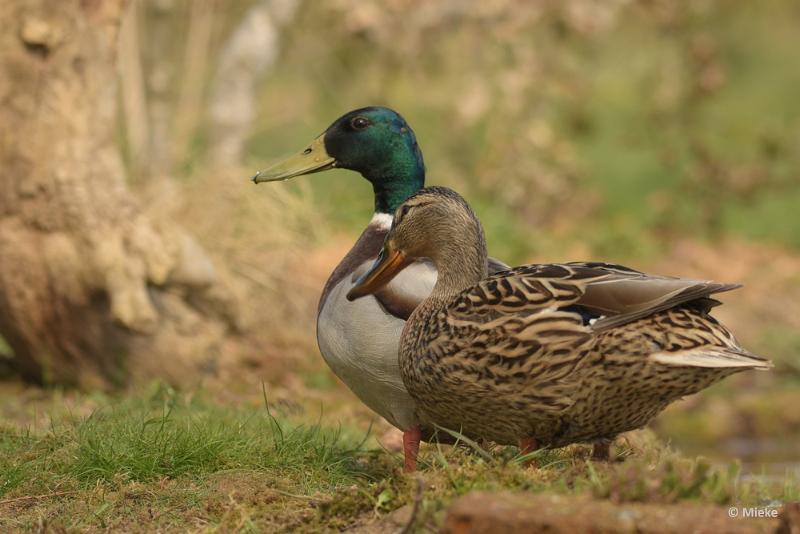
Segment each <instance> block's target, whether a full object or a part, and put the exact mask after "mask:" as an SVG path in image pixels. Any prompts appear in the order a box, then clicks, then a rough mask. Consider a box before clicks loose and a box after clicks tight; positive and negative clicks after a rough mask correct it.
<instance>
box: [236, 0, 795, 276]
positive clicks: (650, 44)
mask: <svg viewBox="0 0 800 534" xmlns="http://www.w3.org/2000/svg"><path fill="white" fill-rule="evenodd" d="M798 25H800V6H798V5H797V4H796V3H794V2H790V1H788V0H770V1H765V2H747V1H744V0H738V1H729V0H725V1H723V0H707V1H700V2H688V1H687V2H670V1H661V0H651V1H647V2H627V1H614V2H602V3H601V2H592V1H586V0H571V1H567V2H529V1H526V0H491V1H481V2H477V1H468V0H450V1H441V2H425V1H422V0H391V1H378V0H327V1H319V2H316V1H315V2H305V3H302V4H301V5H300V8H299V10H298V11H297V13H296V15H295V17H294V19H293V20H292V22H291V23H290V24H288V25H287V29H286V30H285V32H284V35H283V41H282V45H281V49H282V52H281V55H280V57H279V59H278V61H277V63H276V65H275V67H274V69H273V71H272V72H271V73H270V74H269V75H268V77H267V78H266V80H265V83H264V85H263V90H262V92H261V102H260V105H261V110H260V118H259V121H258V128H257V132H256V134H255V135H254V137H253V138H252V140H251V143H250V149H249V153H250V161H252V162H253V164H254V166H259V165H262V164H263V163H264V162H265V161H266V160H268V159H270V158H272V157H275V156H280V155H282V154H283V153H286V152H290V151H294V150H296V149H298V148H301V147H302V146H303V145H304V144H305V143H306V142H307V141H308V140H310V139H311V138H312V137H313V136H316V135H317V134H318V133H319V131H320V129H322V128H324V127H325V126H326V125H327V124H328V123H329V122H330V121H332V120H333V119H335V118H336V117H337V116H338V115H339V114H341V113H343V112H345V111H347V110H349V109H351V108H354V107H357V106H362V105H368V104H384V105H389V106H391V107H393V108H396V109H397V110H399V111H400V112H401V113H402V114H403V115H405V116H406V118H407V119H408V120H409V122H410V123H411V125H412V127H414V129H415V130H416V132H417V135H418V137H419V139H420V143H421V146H422V149H423V152H424V154H425V157H426V163H427V167H428V171H429V173H428V183H441V184H446V185H450V186H453V187H456V188H458V189H459V190H461V191H462V192H463V193H464V194H465V195H466V196H467V197H468V198H469V199H470V200H471V201H472V202H473V203H474V204H475V205H476V207H477V209H478V212H479V215H481V216H482V218H483V221H484V223H485V225H486V226H487V231H488V234H489V239H490V243H491V246H492V249H493V252H495V253H496V254H498V255H502V256H504V257H507V258H509V259H511V260H521V259H523V258H524V257H526V256H528V255H530V254H537V253H538V254H541V253H556V254H558V253H568V252H570V249H568V248H564V246H563V245H562V243H564V242H567V243H574V242H578V243H581V244H582V247H583V248H582V249H580V250H581V251H585V252H586V253H587V254H593V255H596V256H600V257H605V258H613V257H629V256H637V255H641V254H649V253H651V252H655V251H656V250H657V249H658V248H660V247H661V246H663V245H664V244H665V243H667V242H669V240H672V239H674V238H675V237H676V236H690V237H691V236H694V237H700V238H711V239H719V238H722V237H723V236H726V235H732V236H740V237H744V238H751V239H758V240H767V241H773V242H777V243H783V244H786V245H790V246H792V247H800V218H799V217H798V216H797V214H796V209H797V207H798V206H800V178H798V168H800V165H798V164H799V163H800V161H798V160H799V159H800V136H798V135H797V133H798V132H800V101H798V99H797V97H796V90H797V87H799V86H800V69H798V68H797V54H796V50H797V48H796V45H797V27H798ZM307 180H313V182H314V185H313V188H314V191H315V192H316V194H315V197H316V203H317V205H318V209H320V210H323V211H324V212H325V215H326V217H331V218H334V219H335V220H337V221H339V222H340V223H342V224H344V225H346V227H348V228H351V229H352V230H355V229H357V228H358V227H360V226H361V225H363V223H364V221H365V220H366V219H367V217H368V212H369V210H370V207H371V198H370V190H369V185H368V184H366V183H365V182H363V181H361V180H359V179H358V178H357V177H354V176H347V175H346V174H345V172H344V171H341V172H336V173H326V174H324V175H319V176H316V177H312V178H307ZM288 187H297V186H296V185H295V186H291V185H290V186H288Z"/></svg>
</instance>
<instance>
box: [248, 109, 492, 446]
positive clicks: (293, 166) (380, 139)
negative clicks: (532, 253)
mask: <svg viewBox="0 0 800 534" xmlns="http://www.w3.org/2000/svg"><path fill="white" fill-rule="evenodd" d="M332 168H343V169H350V170H354V171H357V172H359V173H361V175H362V176H363V177H364V178H366V179H367V180H368V181H369V182H370V183H371V184H372V188H373V191H374V196H375V212H374V214H373V216H372V220H371V221H370V222H369V224H368V225H367V227H366V229H365V230H364V231H363V233H362V234H361V237H359V238H358V240H357V241H356V243H355V245H354V246H353V248H352V249H351V250H350V252H348V253H347V255H346V256H345V257H344V259H343V260H342V261H341V262H340V263H339V265H338V266H337V267H336V268H335V269H334V271H333V274H331V276H330V278H329V279H328V281H327V283H326V284H325V287H324V289H323V290H322V296H321V297H320V300H319V306H318V311H317V342H318V344H319V349H320V352H321V353H322V356H323V358H325V361H326V362H327V364H328V365H329V366H330V368H331V369H332V370H333V372H334V373H335V374H336V375H337V376H338V377H339V378H340V379H341V380H342V382H344V383H345V384H346V385H347V386H348V387H349V388H350V389H351V390H352V391H353V392H354V393H355V394H356V396H357V397H358V398H359V399H361V401H362V402H363V403H364V404H366V405H367V406H368V407H369V408H370V409H372V410H374V411H375V412H377V413H378V414H379V415H381V416H382V417H384V418H385V419H386V420H387V421H389V423H391V424H392V425H394V426H396V427H397V428H399V429H400V430H403V431H404V443H405V444H406V446H407V447H410V446H413V445H414V443H415V442H416V443H418V442H419V439H420V437H421V436H420V435H419V432H420V427H419V426H418V421H417V420H416V417H415V415H414V402H413V400H412V399H411V397H410V396H409V395H408V392H407V391H406V388H405V386H404V385H403V380H402V378H401V377H400V368H399V365H398V361H397V352H398V343H399V340H400V333H401V332H402V330H403V326H404V325H405V320H406V319H407V318H408V316H409V315H410V313H411V311H412V310H413V309H414V308H415V307H416V306H417V304H419V303H420V302H421V301H422V300H423V299H424V298H425V297H426V296H427V295H428V294H429V293H430V291H431V289H432V288H433V285H434V283H435V282H436V269H435V267H434V266H433V264H432V263H431V262H430V261H428V260H423V259H419V260H417V261H414V262H413V263H412V264H410V265H409V266H408V267H407V268H406V269H405V270H404V271H403V273H401V274H399V275H398V276H397V277H396V278H395V279H394V280H392V281H391V282H389V283H387V284H386V285H385V286H384V287H383V288H382V289H381V290H379V291H376V292H375V293H374V295H373V297H372V298H368V299H361V300H359V301H358V302H350V301H348V300H347V299H346V298H345V296H346V295H347V292H348V291H349V290H350V288H351V287H352V286H353V283H354V282H355V280H356V279H357V278H358V276H359V275H360V274H362V273H363V272H364V271H366V270H367V269H368V268H369V266H370V265H372V262H373V261H374V260H375V258H376V257H377V256H378V253H379V252H380V250H381V246H382V245H383V240H384V237H385V236H386V233H387V232H388V231H389V227H390V225H391V223H392V214H393V213H394V211H395V210H396V209H397V207H398V206H399V205H400V204H401V203H402V202H403V201H404V200H405V199H406V198H408V197H409V195H411V194H412V193H414V192H415V191H418V190H419V189H420V188H422V187H423V185H424V181H425V165H424V163H423V160H422V153H421V152H420V149H419V146H418V145H417V140H416V137H415V136H414V132H413V131H412V130H411V127H410V126H409V125H408V124H407V123H406V121H405V120H404V119H403V118H402V117H401V116H400V115H399V114H397V113H396V112H394V111H392V110H390V109H387V108H381V107H368V108H362V109H357V110H355V111H351V112H349V113H347V114H346V115H344V116H342V117H340V118H339V119H337V120H336V121H334V123H333V124H331V125H330V126H329V127H328V129H327V130H325V131H324V132H323V133H322V134H321V135H320V136H319V137H317V138H316V139H314V140H313V141H312V142H311V144H310V145H309V146H308V147H306V148H305V149H304V150H303V151H302V152H300V153H298V154H297V155H295V156H292V157H290V158H288V159H286V160H284V161H282V162H280V163H277V164H276V165H273V166H272V167H270V168H268V169H266V170H264V171H260V172H259V173H258V174H256V175H255V176H254V177H253V181H254V182H255V183H260V182H272V181H277V180H287V179H289V178H293V177H295V176H301V175H304V174H311V173H315V172H320V171H324V170H327V169H332ZM506 268H507V266H505V265H504V264H502V263H500V262H497V261H496V260H492V261H491V267H490V269H491V270H493V271H495V270H502V269H506ZM409 431H410V433H409ZM421 433H422V435H424V436H427V435H429V434H430V433H431V429H430V428H427V427H425V426H424V425H423V426H422V428H421Z"/></svg>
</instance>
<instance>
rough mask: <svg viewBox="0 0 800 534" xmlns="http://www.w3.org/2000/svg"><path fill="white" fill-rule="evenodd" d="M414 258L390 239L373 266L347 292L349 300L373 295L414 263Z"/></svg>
mask: <svg viewBox="0 0 800 534" xmlns="http://www.w3.org/2000/svg"><path fill="white" fill-rule="evenodd" d="M414 260H415V258H409V257H408V256H407V255H406V254H405V253H404V252H402V251H401V250H398V249H397V247H395V245H394V242H393V241H392V240H391V239H388V240H387V241H386V242H385V243H384V245H383V249H382V250H381V253H380V254H379V255H378V258H377V259H376V260H375V263H374V264H373V265H372V267H370V268H369V270H368V271H367V272H365V273H364V274H362V275H361V276H360V277H359V278H358V280H356V283H355V285H354V286H353V287H352V288H351V289H350V291H348V292H347V300H350V301H353V300H356V299H358V298H361V297H365V296H367V295H371V294H372V293H374V292H376V291H377V290H378V289H380V288H381V287H383V286H385V285H386V284H388V283H389V282H391V281H392V278H394V277H395V276H397V275H398V274H399V273H400V271H402V270H403V269H405V268H406V267H408V266H409V265H410V264H412V263H414Z"/></svg>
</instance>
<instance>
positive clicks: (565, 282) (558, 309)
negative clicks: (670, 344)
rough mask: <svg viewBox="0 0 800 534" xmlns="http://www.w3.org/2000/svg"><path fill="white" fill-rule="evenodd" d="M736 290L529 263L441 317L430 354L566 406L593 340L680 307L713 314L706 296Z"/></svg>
mask: <svg viewBox="0 0 800 534" xmlns="http://www.w3.org/2000/svg"><path fill="white" fill-rule="evenodd" d="M735 287H738V286H735V285H731V284H718V283H715V282H708V281H698V280H686V279H680V278H669V277H662V276H653V275H648V274H645V273H642V272H639V271H636V270H633V269H629V268H627V267H624V266H621V265H614V264H607V263H568V264H539V265H526V266H522V267H517V268H514V269H511V270H509V271H506V272H502V273H498V274H496V275H493V276H489V277H488V278H486V279H485V280H482V281H481V282H479V283H477V284H475V285H474V286H472V287H470V288H468V289H466V290H464V291H463V292H462V293H461V294H459V295H458V296H457V297H456V298H455V299H453V301H451V302H450V304H449V305H448V306H447V307H446V308H445V311H444V313H443V314H439V316H438V318H437V320H438V321H439V324H438V325H437V328H436V330H438V331H439V332H443V334H440V338H441V339H440V340H437V341H436V344H437V345H439V346H437V347H433V350H434V351H446V352H449V353H452V354H455V353H458V352H460V353H462V354H464V355H465V356H464V358H462V360H463V361H465V362H468V361H469V360H470V359H471V360H474V361H476V362H480V364H479V365H476V366H475V367H476V369H477V368H478V367H480V366H484V367H487V368H488V369H489V372H490V374H491V375H492V377H493V379H495V380H499V381H501V382H502V381H503V380H511V381H514V380H518V379H520V377H525V378H524V380H525V381H526V382H527V384H528V385H529V386H530V389H529V391H536V392H537V395H539V396H540V397H542V399H544V400H543V401H542V403H540V407H542V408H543V409H547V406H550V407H552V408H553V409H555V410H558V409H563V408H564V407H566V406H569V404H570V403H571V400H570V392H571V391H572V388H573V387H575V384H574V383H573V382H572V379H573V378H574V377H573V376H572V375H573V370H574V369H576V367H578V366H579V365H580V364H581V361H582V360H583V359H584V357H585V356H586V353H587V351H586V350H583V347H585V346H586V345H585V343H586V342H587V341H588V340H589V339H590V338H591V337H592V336H594V335H596V334H597V333H598V332H600V331H603V330H607V329H609V328H613V327H615V326H620V325H624V324H626V323H630V322H631V321H635V320H636V319H639V318H641V317H645V316H648V315H650V314H654V313H657V312H659V311H663V310H667V309H670V308H672V307H675V306H679V305H681V304H685V305H691V306H693V307H696V308H697V309H701V310H703V309H708V308H709V307H711V306H713V305H714V303H715V302H716V301H713V300H712V299H710V298H709V295H711V294H713V293H718V292H720V291H727V290H730V289H733V288H735ZM465 365H467V364H465ZM470 365H471V364H470Z"/></svg>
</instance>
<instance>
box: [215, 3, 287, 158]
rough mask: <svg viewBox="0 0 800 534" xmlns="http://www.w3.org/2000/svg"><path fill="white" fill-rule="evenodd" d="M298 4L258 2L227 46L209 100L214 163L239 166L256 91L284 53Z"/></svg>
mask: <svg viewBox="0 0 800 534" xmlns="http://www.w3.org/2000/svg"><path fill="white" fill-rule="evenodd" d="M297 8H298V1H297V0H280V1H275V0H257V1H256V2H254V3H253V5H252V6H250V8H249V9H248V10H247V12H246V13H245V14H244V16H243V17H242V20H241V21H240V22H239V23H238V24H237V25H236V27H235V28H234V30H233V32H231V35H230V37H229V38H228V39H227V40H226V42H225V44H224V45H223V46H222V50H221V52H220V56H219V60H218V64H217V69H216V75H215V76H214V79H213V82H212V84H211V94H210V98H209V110H210V112H209V115H210V117H209V130H210V138H211V145H210V159H211V162H212V163H213V164H215V165H218V166H225V165H239V164H241V162H242V159H243V156H244V152H245V145H246V143H247V140H248V138H249V137H250V134H251V133H252V132H251V126H252V124H253V120H254V119H255V116H256V113H257V89H258V84H259V82H260V81H261V79H262V78H263V77H264V76H265V74H266V73H267V71H269V69H270V68H271V67H272V66H273V65H274V64H275V61H276V60H277V59H278V53H279V52H280V44H281V43H280V31H281V29H282V27H283V26H284V25H286V24H288V23H289V22H291V20H292V19H293V18H294V15H295V12H296V10H297Z"/></svg>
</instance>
